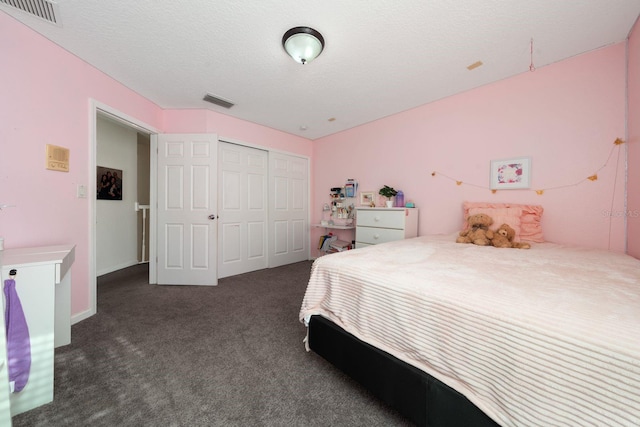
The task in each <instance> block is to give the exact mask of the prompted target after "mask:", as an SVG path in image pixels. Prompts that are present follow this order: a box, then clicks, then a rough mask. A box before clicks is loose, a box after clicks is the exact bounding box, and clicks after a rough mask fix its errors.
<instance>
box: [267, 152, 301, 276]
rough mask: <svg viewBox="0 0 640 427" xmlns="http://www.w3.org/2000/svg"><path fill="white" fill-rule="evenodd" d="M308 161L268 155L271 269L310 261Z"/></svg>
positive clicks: (292, 157) (284, 155)
mask: <svg viewBox="0 0 640 427" xmlns="http://www.w3.org/2000/svg"><path fill="white" fill-rule="evenodd" d="M308 193H309V161H308V159H305V158H302V157H296V156H291V155H287V154H281V153H274V152H270V153H269V195H270V199H269V267H277V266H280V265H285V264H291V263H294V262H299V261H305V260H307V259H309V227H308V221H309V208H308V206H309V202H308V200H309V196H308Z"/></svg>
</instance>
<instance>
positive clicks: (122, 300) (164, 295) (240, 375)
mask: <svg viewBox="0 0 640 427" xmlns="http://www.w3.org/2000/svg"><path fill="white" fill-rule="evenodd" d="M310 268H311V262H302V263H296V264H291V265H288V266H283V267H278V268H274V269H267V270H261V271H257V272H252V273H247V274H242V275H238V276H234V277H228V278H224V279H221V280H220V281H219V284H218V286H214V287H196V286H157V285H149V284H148V269H147V266H146V265H140V266H134V267H131V268H127V269H124V270H121V271H118V272H115V273H111V274H108V275H105V276H102V277H100V278H99V279H98V314H96V315H95V316H92V317H91V318H89V319H87V320H84V321H82V322H80V323H78V324H76V325H73V327H72V343H71V344H70V345H68V346H65V347H61V348H58V349H56V355H55V391H54V393H55V398H54V401H53V402H52V403H50V404H47V405H44V406H41V407H39V408H36V409H33V410H31V411H29V412H27V413H24V414H20V415H17V416H15V417H14V418H13V425H14V426H16V427H20V426H404V425H410V424H409V423H408V422H407V421H406V420H405V419H403V418H402V417H400V416H399V415H398V414H397V413H395V412H394V411H392V410H390V409H389V408H387V407H386V406H384V405H383V404H381V403H380V402H379V401H378V400H377V399H376V398H375V397H373V396H372V395H370V394H369V393H368V392H367V391H365V390H364V389H362V388H361V387H360V386H359V385H358V384H357V383H355V382H353V381H352V380H351V379H350V378H348V377H346V376H345V375H343V374H342V373H341V372H339V371H337V370H336V369H335V368H333V366H331V365H330V364H329V363H327V362H326V361H325V360H324V359H322V358H321V357H320V356H318V355H316V354H315V353H313V352H310V353H308V352H306V351H305V350H304V345H303V342H302V340H303V338H304V336H305V327H304V325H302V324H301V323H300V322H299V321H298V312H299V310H300V305H301V303H302V297H303V295H304V291H305V288H306V284H307V281H308V279H309V272H310Z"/></svg>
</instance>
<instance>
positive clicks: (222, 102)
mask: <svg viewBox="0 0 640 427" xmlns="http://www.w3.org/2000/svg"><path fill="white" fill-rule="evenodd" d="M0 1H3V0H0ZM202 99H204V100H205V101H207V102H210V103H212V104H216V105H219V106H221V107H224V108H231V107H233V106H234V105H235V104H234V103H233V102H230V101H227V100H226V99H222V98H218V97H217V96H213V95H211V94H206V95H205V96H204V98H202Z"/></svg>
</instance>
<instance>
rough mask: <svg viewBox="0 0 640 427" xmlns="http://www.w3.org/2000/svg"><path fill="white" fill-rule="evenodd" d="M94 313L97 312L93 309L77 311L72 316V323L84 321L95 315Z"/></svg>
mask: <svg viewBox="0 0 640 427" xmlns="http://www.w3.org/2000/svg"><path fill="white" fill-rule="evenodd" d="M94 314H96V312H95V311H94V310H92V309H89V310H85V311H83V312H81V313H77V314H74V315H73V316H71V324H72V325H75V324H76V323H78V322H82V321H83V320H87V319H88V318H89V317H91V316H93V315H94Z"/></svg>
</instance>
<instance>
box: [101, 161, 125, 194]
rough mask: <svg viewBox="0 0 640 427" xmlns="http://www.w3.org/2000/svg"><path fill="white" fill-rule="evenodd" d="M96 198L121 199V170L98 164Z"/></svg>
mask: <svg viewBox="0 0 640 427" xmlns="http://www.w3.org/2000/svg"><path fill="white" fill-rule="evenodd" d="M96 177H97V185H98V187H97V189H96V194H97V195H98V200H122V170H120V169H113V168H107V167H104V166H98V168H97V172H96Z"/></svg>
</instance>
